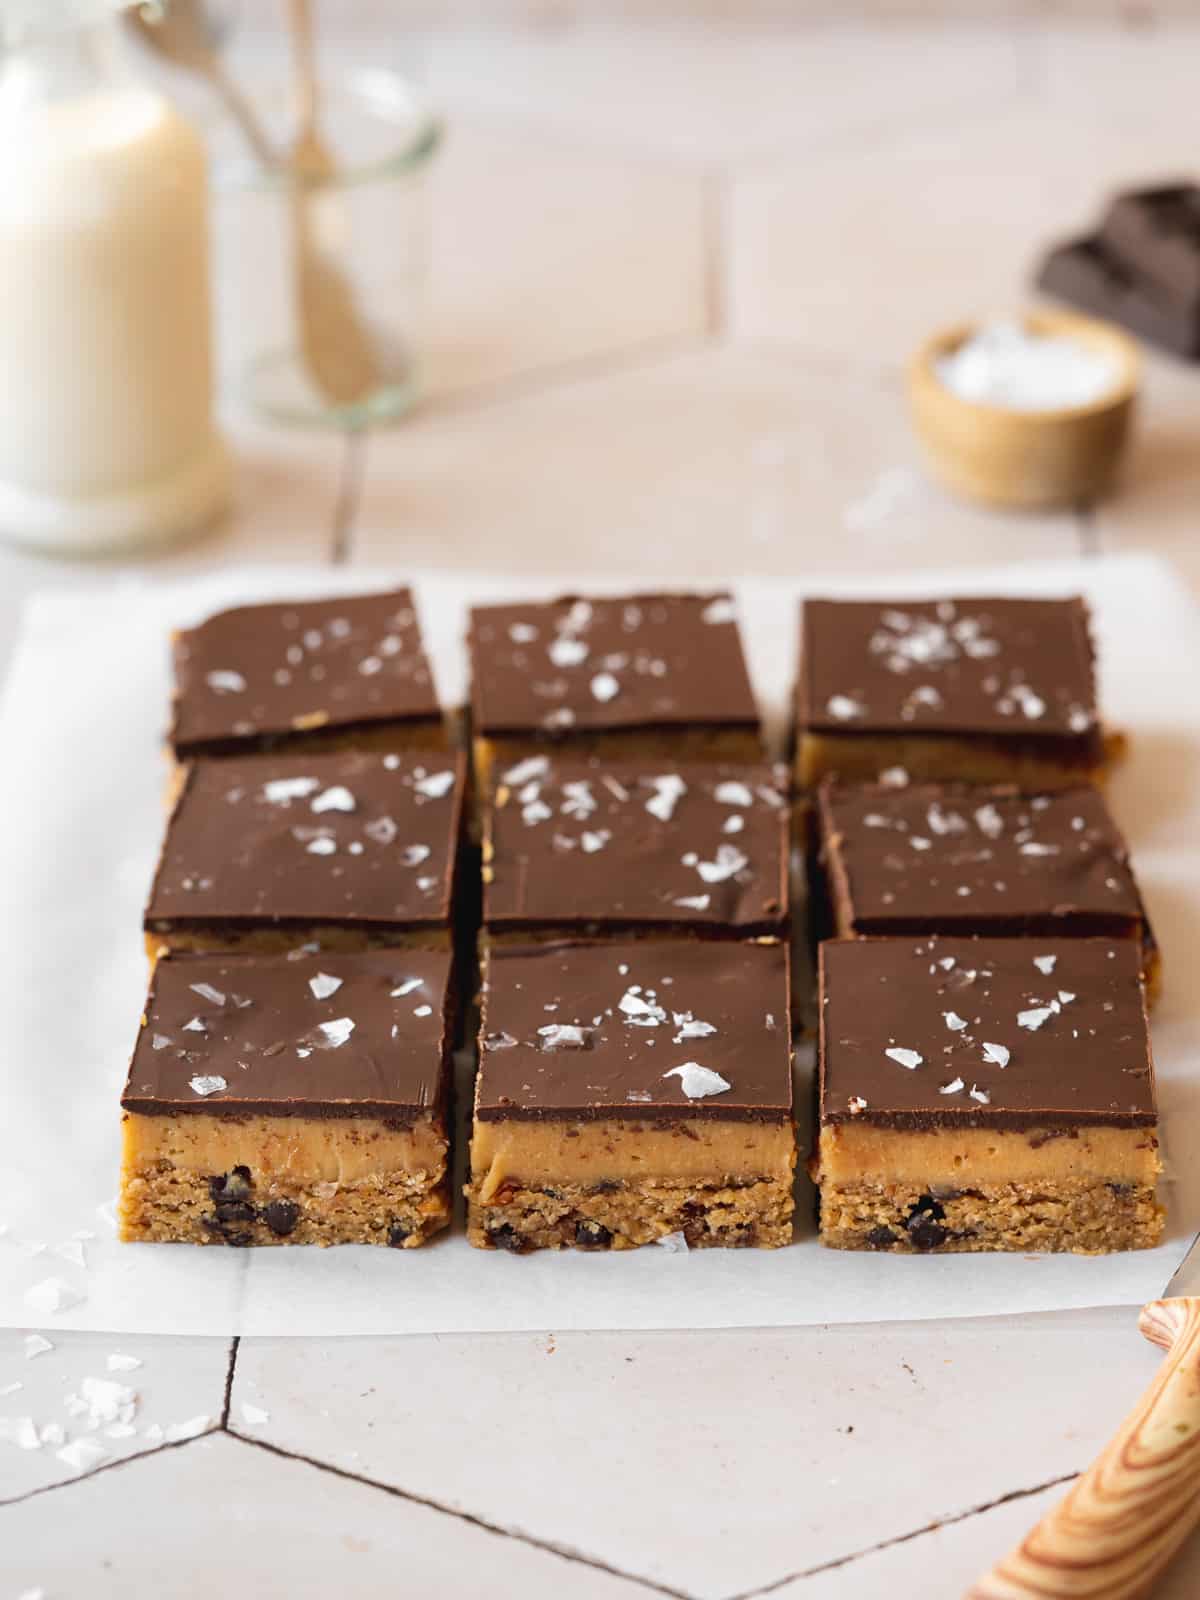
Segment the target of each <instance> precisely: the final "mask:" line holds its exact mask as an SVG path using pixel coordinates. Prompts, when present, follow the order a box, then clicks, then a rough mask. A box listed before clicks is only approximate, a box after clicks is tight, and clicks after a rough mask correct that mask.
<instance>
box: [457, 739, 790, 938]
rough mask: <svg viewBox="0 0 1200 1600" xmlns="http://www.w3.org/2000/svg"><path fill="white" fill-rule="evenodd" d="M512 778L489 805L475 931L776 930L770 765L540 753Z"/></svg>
mask: <svg viewBox="0 0 1200 1600" xmlns="http://www.w3.org/2000/svg"><path fill="white" fill-rule="evenodd" d="M515 770H516V772H517V779H518V781H513V780H511V779H510V778H509V777H508V776H507V775H505V774H503V773H502V774H500V775H499V778H498V781H497V783H496V784H495V786H494V789H493V797H492V803H491V805H490V807H489V808H488V814H487V820H486V837H487V842H488V882H487V885H486V887H485V890H484V920H485V922H486V924H487V926H488V927H490V928H493V929H496V930H498V931H499V930H504V929H507V928H536V927H539V926H543V927H544V926H549V927H559V928H562V927H565V926H568V925H571V924H574V925H576V926H578V925H580V924H585V925H586V924H592V925H594V926H596V927H597V928H599V927H603V928H604V929H605V930H609V931H611V930H612V929H614V928H617V929H625V930H627V929H629V928H632V927H646V926H657V927H664V928H677V927H678V928H686V929H687V930H688V931H689V932H721V931H734V932H737V933H738V934H739V935H741V936H743V937H750V936H754V935H765V934H772V933H774V934H781V933H782V932H783V931H784V928H785V926H786V921H787V878H788V848H787V847H788V816H789V813H788V805H787V798H786V797H787V775H786V772H785V771H784V770H783V769H782V768H773V767H767V766H761V767H759V766H755V767H744V766H705V765H696V766H693V765H690V764H689V765H686V766H684V767H683V769H682V770H681V771H677V772H672V771H670V770H668V769H667V768H665V767H664V766H663V765H662V763H657V764H648V763H646V764H642V763H639V764H636V765H635V764H632V763H628V762H600V761H580V760H569V759H566V758H564V757H562V756H558V755H554V756H550V755H546V756H536V757H533V758H530V759H529V760H526V761H523V762H521V763H520V765H519V767H518V768H516V769H515Z"/></svg>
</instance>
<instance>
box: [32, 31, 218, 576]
mask: <svg viewBox="0 0 1200 1600" xmlns="http://www.w3.org/2000/svg"><path fill="white" fill-rule="evenodd" d="M118 9H120V0H0V26H2V27H3V30H4V55H3V57H2V58H0V308H2V309H0V537H5V538H10V539H13V540H16V541H19V542H21V543H24V544H29V545H37V546H41V547H42V548H44V549H51V550H64V551H65V550H70V551H76V552H96V553H99V552H102V551H109V550H116V549H120V548H123V547H128V546H132V545H137V544H142V543H148V542H152V541H163V540H169V539H171V538H174V537H178V536H182V535H184V534H186V533H188V532H191V531H193V530H195V529H197V528H198V527H200V526H201V525H203V524H204V523H205V522H207V521H209V520H210V519H211V518H212V517H213V516H214V515H215V514H216V513H217V512H218V511H219V510H220V509H221V507H222V506H223V505H224V503H225V501H226V499H227V496H228V490H229V467H228V461H227V458H226V455H225V452H224V449H223V448H222V445H221V442H220V440H219V438H218V436H217V434H216V432H215V430H214V426H213V420H212V372H211V360H210V348H209V341H210V330H209V321H210V318H209V290H208V226H207V174H206V166H205V154H204V148H203V145H202V143H201V140H200V137H199V135H198V134H197V133H196V132H195V131H194V130H193V129H192V127H191V126H190V125H189V124H188V123H187V122H185V121H184V120H183V118H182V117H180V116H179V115H178V113H177V112H176V111H175V110H174V109H173V107H172V106H171V105H170V103H169V102H168V101H167V100H166V99H164V98H163V96H162V95H161V94H159V93H158V92H157V91H156V90H154V89H151V88H149V87H147V86H146V85H144V84H142V83H140V82H139V81H138V80H137V79H136V78H135V77H134V76H133V75H132V73H131V72H130V70H129V68H128V67H127V65H126V63H125V60H124V56H123V53H122V40H121V36H120V26H121V25H120V23H119V21H118V19H117V17H116V15H115V13H116V11H117V10H118Z"/></svg>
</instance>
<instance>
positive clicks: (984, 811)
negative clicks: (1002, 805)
mask: <svg viewBox="0 0 1200 1600" xmlns="http://www.w3.org/2000/svg"><path fill="white" fill-rule="evenodd" d="M975 823H976V826H977V827H978V829H979V831H980V833H983V834H986V835H987V837H988V838H989V839H998V838H999V837H1000V835H1001V834H1002V833H1003V832H1004V818H1003V817H1002V816H1001V815H1000V813H999V812H998V811H997V810H996V807H995V806H994V805H993V804H992V803H991V801H990V800H989V801H988V803H987V805H984V806H978V807H976V810H975Z"/></svg>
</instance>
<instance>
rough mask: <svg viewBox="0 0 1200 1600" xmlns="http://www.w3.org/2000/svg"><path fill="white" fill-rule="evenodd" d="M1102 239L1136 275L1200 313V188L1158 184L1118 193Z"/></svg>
mask: <svg viewBox="0 0 1200 1600" xmlns="http://www.w3.org/2000/svg"><path fill="white" fill-rule="evenodd" d="M1100 238H1101V240H1102V241H1103V243H1104V244H1105V245H1106V246H1107V247H1108V249H1109V250H1111V251H1112V253H1113V255H1115V256H1116V258H1117V259H1118V261H1120V262H1121V263H1122V264H1123V265H1124V266H1125V267H1126V268H1127V269H1128V270H1129V271H1130V272H1131V273H1132V274H1134V275H1135V276H1136V277H1138V278H1140V279H1141V280H1142V281H1143V282H1144V283H1145V284H1147V285H1148V286H1149V287H1151V288H1152V289H1154V290H1156V291H1157V292H1158V293H1160V294H1162V295H1163V296H1164V297H1166V298H1167V299H1168V300H1170V301H1173V302H1175V303H1177V304H1179V305H1183V306H1194V307H1195V308H1196V309H1197V310H1200V187H1197V185H1196V184H1194V183H1167V184H1159V185H1158V186H1156V187H1155V188H1152V189H1127V190H1125V191H1124V192H1123V193H1121V194H1118V195H1115V196H1114V197H1113V199H1112V201H1111V202H1110V204H1109V207H1108V210H1107V212H1106V213H1105V216H1104V221H1103V223H1102V224H1101V227H1100Z"/></svg>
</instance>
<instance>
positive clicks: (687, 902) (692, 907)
mask: <svg viewBox="0 0 1200 1600" xmlns="http://www.w3.org/2000/svg"><path fill="white" fill-rule="evenodd" d="M711 902H712V895H710V894H684V895H680V897H679V899H678V900H672V901H671V904H672V905H673V906H679V907H680V909H681V910H683V911H707V910H708V908H709V905H710V904H711Z"/></svg>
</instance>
